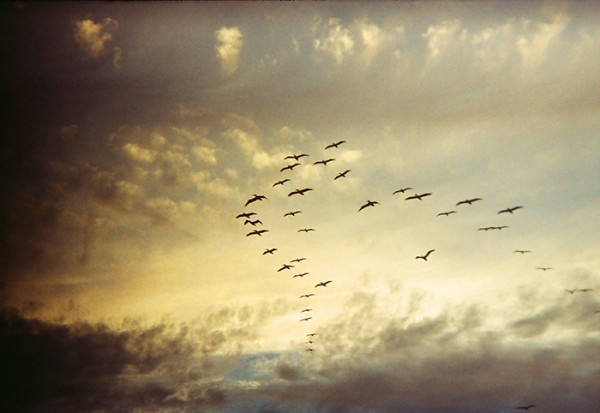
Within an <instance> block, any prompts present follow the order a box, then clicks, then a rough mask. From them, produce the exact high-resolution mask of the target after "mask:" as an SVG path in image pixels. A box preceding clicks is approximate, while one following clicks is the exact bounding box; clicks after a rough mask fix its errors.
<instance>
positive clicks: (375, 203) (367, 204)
mask: <svg viewBox="0 0 600 413" xmlns="http://www.w3.org/2000/svg"><path fill="white" fill-rule="evenodd" d="M375 205H379V202H377V201H371V200H367V202H366V203H365V204H364V205H362V206H361V207H360V208H358V212H360V211H362V210H363V209H365V208H367V207H372V206H375Z"/></svg>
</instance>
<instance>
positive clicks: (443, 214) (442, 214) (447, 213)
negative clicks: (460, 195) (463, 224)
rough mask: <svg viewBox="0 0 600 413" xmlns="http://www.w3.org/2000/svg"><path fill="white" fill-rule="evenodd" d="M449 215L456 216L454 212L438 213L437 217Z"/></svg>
mask: <svg viewBox="0 0 600 413" xmlns="http://www.w3.org/2000/svg"><path fill="white" fill-rule="evenodd" d="M450 214H456V211H448V212H440V213H439V214H437V216H438V217H439V216H448V215H450Z"/></svg>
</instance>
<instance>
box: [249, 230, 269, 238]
mask: <svg viewBox="0 0 600 413" xmlns="http://www.w3.org/2000/svg"><path fill="white" fill-rule="evenodd" d="M265 232H269V230H268V229H256V230H254V231H251V232H249V233H247V234H246V236H247V237H249V236H251V235H258V236H259V237H262V234H264V233H265Z"/></svg>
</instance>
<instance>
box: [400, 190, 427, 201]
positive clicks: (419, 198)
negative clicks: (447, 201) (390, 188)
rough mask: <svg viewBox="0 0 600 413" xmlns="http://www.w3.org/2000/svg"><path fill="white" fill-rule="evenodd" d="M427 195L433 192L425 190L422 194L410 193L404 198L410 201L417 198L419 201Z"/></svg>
mask: <svg viewBox="0 0 600 413" xmlns="http://www.w3.org/2000/svg"><path fill="white" fill-rule="evenodd" d="M429 195H433V194H432V193H431V192H425V193H424V194H414V195H411V196H409V197H408V198H405V199H406V201H410V200H411V199H418V200H419V201H421V200H422V199H423V198H425V197H426V196H429Z"/></svg>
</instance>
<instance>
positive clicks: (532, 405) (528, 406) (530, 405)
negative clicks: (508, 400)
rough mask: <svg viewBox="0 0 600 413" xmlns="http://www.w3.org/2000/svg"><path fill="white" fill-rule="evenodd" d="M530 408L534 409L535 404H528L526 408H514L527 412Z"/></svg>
mask: <svg viewBox="0 0 600 413" xmlns="http://www.w3.org/2000/svg"><path fill="white" fill-rule="evenodd" d="M532 407H535V404H528V405H526V406H516V407H515V410H529V409H531V408H532Z"/></svg>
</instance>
